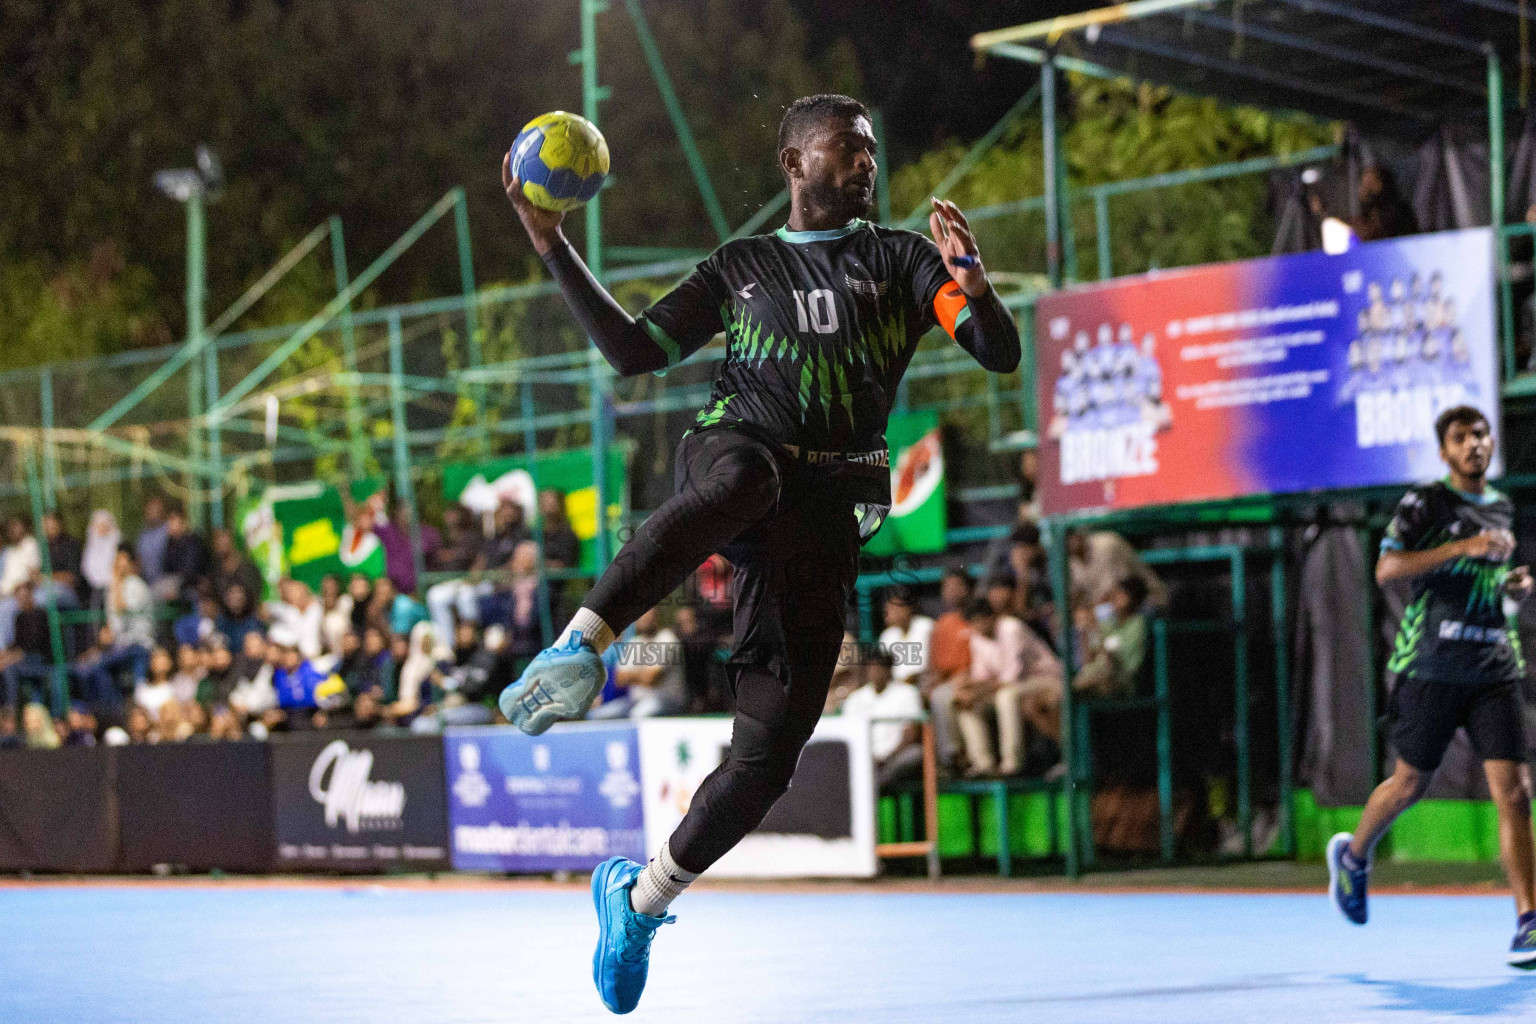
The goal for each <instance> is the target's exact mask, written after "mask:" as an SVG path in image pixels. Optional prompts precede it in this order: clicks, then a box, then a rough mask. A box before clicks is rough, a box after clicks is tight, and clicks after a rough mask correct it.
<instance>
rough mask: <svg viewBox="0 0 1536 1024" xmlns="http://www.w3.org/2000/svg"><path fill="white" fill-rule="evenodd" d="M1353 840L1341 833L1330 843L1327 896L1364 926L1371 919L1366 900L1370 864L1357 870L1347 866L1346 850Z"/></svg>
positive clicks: (1340, 910)
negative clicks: (1344, 859)
mask: <svg viewBox="0 0 1536 1024" xmlns="http://www.w3.org/2000/svg"><path fill="white" fill-rule="evenodd" d="M1353 838H1354V836H1353V835H1351V834H1350V833H1348V832H1340V833H1339V834H1338V835H1336V836H1334V837H1333V838H1332V839H1330V840H1328V895H1329V896H1330V897H1332V899H1333V905H1334V906H1336V907H1338V908H1339V913H1341V914H1343V915H1344V916H1345V917H1347V918H1349V919H1350V920H1351V921H1353V922H1354V923H1355V924H1365V921H1366V918H1367V917H1368V916H1369V914H1368V912H1367V910H1366V905H1365V900H1366V885H1367V883H1368V882H1369V881H1370V877H1371V863H1370V861H1366V862H1365V864H1364V865H1362V866H1361V867H1359V868H1355V869H1354V870H1351V869H1349V868H1347V867H1345V866H1344V861H1343V859H1342V858H1343V856H1344V851H1345V850H1347V849H1349V843H1350V840H1352V839H1353Z"/></svg>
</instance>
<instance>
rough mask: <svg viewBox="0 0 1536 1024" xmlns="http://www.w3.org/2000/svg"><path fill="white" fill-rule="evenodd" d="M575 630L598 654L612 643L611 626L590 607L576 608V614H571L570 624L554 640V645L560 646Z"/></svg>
mask: <svg viewBox="0 0 1536 1024" xmlns="http://www.w3.org/2000/svg"><path fill="white" fill-rule="evenodd" d="M577 632H579V633H580V634H581V638H582V639H583V640H585V641H586V642H587V643H589V644H591V645H592V649H593V650H594V651H596V652H597V653H598V654H599V655H601V654H602V653H603V652H604V651H606V650H607V649H608V648H609V646H610V645H611V644H612V643H613V628H612V627H611V626H609V625H608V623H606V622H604V621H603V619H602V616H600V615H598V614H597V612H594V611H593V610H592V609H590V608H578V609H577V610H576V614H575V615H573V616H571V624H570V625H569V626H566V627H565V632H564V633H561V634H560V639H559V640H556V641H555V646H556V647H559V646H561V645H562V644H564V643H565V641H566V640H567V639H568V638H569V637H570V635H571V634H572V633H577Z"/></svg>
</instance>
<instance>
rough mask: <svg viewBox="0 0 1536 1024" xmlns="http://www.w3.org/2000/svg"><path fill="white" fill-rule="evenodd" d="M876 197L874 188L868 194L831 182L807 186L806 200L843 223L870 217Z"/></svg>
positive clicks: (807, 184)
mask: <svg viewBox="0 0 1536 1024" xmlns="http://www.w3.org/2000/svg"><path fill="white" fill-rule="evenodd" d="M874 195H875V194H874V189H872V188H871V189H870V191H869V192H867V193H866V192H864V191H863V190H862V189H857V188H852V187H849V186H839V185H836V184H834V183H833V182H831V181H812V182H807V183H806V185H805V198H806V199H807V200H808V201H809V204H810V205H811V206H813V207H816V208H818V209H822V210H825V211H827V214H828V215H829V217H830V218H831V219H833V220H838V221H842V222H847V221H850V220H853V219H854V218H855V217H868V216H869V208H870V204H871V203H872V202H873V201H874Z"/></svg>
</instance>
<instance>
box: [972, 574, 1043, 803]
mask: <svg viewBox="0 0 1536 1024" xmlns="http://www.w3.org/2000/svg"><path fill="white" fill-rule="evenodd" d="M989 589H992V588H989ZM966 621H967V624H968V625H969V626H970V628H971V667H970V669H969V671H968V672H967V674H966V676H964V677H963V678H962V679H961V680H960V681H959V682H957V684H956V686H955V691H954V692H955V695H954V704H955V709H956V714H955V720H956V725H957V726H958V727H959V731H960V735H961V739H962V742H963V743H964V747H965V756H966V760H967V761H968V762H969V767H968V768H967V770H966V774H967V775H969V776H972V777H978V776H990V775H1016V774H1018V772H1019V771H1020V769H1021V768H1022V767H1023V756H1024V729H1023V721H1022V713H1023V709H1022V706H1021V702H1022V699H1023V696H1024V694H1026V693H1034V692H1036V691H1037V690H1040V689H1045V688H1049V687H1052V686H1054V687H1055V688H1056V690H1057V691H1059V690H1060V689H1061V687H1062V667H1061V662H1060V661H1058V660H1057V658H1056V655H1055V654H1054V653H1053V652H1052V651H1051V649H1050V648H1049V647H1047V646H1046V645H1045V644H1044V643H1043V642H1041V640H1040V639H1039V638H1038V637H1036V636H1035V635H1034V633H1033V631H1031V630H1030V629H1029V628H1028V627H1027V626H1025V625H1024V624H1023V623H1022V622H1020V621H1019V620H1018V619H1017V618H1014V617H1013V616H1012V615H999V614H998V613H997V611H996V610H995V608H994V605H993V603H991V602H989V601H988V600H985V599H982V600H977V601H973V602H972V604H971V606H970V609H969V610H968V611H967V613H966ZM988 708H990V709H991V710H992V711H993V712H994V713H995V715H996V719H997V732H998V747H999V748H1000V752H999V754H998V755H997V756H996V757H995V758H994V756H993V748H992V737H991V734H990V732H989V730H988V728H987V722H986V719H985V717H984V716H983V710H984V709H988Z"/></svg>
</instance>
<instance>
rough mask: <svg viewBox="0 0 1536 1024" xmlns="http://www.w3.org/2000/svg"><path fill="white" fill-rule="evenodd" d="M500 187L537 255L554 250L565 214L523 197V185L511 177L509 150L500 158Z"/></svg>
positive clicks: (510, 154) (510, 155)
mask: <svg viewBox="0 0 1536 1024" xmlns="http://www.w3.org/2000/svg"><path fill="white" fill-rule="evenodd" d="M501 187H502V188H504V189H506V190H507V198H508V199H509V200H511V202H512V208H513V209H514V210H516V211H517V218H518V220H521V221H522V222H523V229H524V230H525V231H527V232H528V237H529V239H530V240H532V242H533V247H534V249H536V250H537V251H538V253H539V255H541V256H542V255H544V254H545V253H546V252H548V251H549V250H550V249H552V248H554V247H555V246H556V245H557V244H558V243H559V241H560V223H561V221H563V220H565V214H563V213H560V212H558V211H555V210H544V209H540V208H539V207H537V206H534V205H533V202H532V201H531V200H530V199H529V198H528V197H527V196H525V195H523V183H522V182H520V181H518V180H517V179H516V178H514V177H513V176H512V153H511V151H510V150H509V151H508V152H506V153H504V154H502V157H501Z"/></svg>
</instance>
